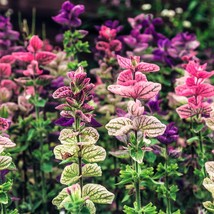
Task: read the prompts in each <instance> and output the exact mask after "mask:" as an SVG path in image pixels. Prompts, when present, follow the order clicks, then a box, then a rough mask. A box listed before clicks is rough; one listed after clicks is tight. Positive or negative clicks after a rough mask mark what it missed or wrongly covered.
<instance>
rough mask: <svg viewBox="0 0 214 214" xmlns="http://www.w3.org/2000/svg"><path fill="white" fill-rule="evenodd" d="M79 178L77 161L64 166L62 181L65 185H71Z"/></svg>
mask: <svg viewBox="0 0 214 214" xmlns="http://www.w3.org/2000/svg"><path fill="white" fill-rule="evenodd" d="M79 178H80V176H79V165H78V164H77V163H72V164H71V165H69V166H66V167H65V168H64V170H63V172H62V175H61V179H60V182H61V183H62V184H65V185H71V184H73V183H75V182H77V181H78V180H79Z"/></svg>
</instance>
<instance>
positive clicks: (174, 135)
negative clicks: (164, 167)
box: [157, 123, 179, 145]
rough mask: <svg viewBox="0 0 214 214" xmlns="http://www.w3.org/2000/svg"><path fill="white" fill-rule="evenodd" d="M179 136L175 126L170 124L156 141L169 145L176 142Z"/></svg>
mask: <svg viewBox="0 0 214 214" xmlns="http://www.w3.org/2000/svg"><path fill="white" fill-rule="evenodd" d="M178 137H179V135H178V128H177V127H176V126H175V124H174V123H170V124H168V125H167V126H166V130H165V132H164V134H163V135H160V136H158V137H157V139H158V140H159V141H160V142H161V143H163V144H165V145H169V144H171V143H173V142H175V141H177V139H178Z"/></svg>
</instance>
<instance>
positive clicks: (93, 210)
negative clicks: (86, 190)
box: [85, 200, 96, 214]
mask: <svg viewBox="0 0 214 214" xmlns="http://www.w3.org/2000/svg"><path fill="white" fill-rule="evenodd" d="M85 205H86V207H87V208H88V210H89V212H90V214H96V207H95V205H94V203H93V202H92V201H91V200H86V202H85Z"/></svg>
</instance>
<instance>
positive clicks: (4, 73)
mask: <svg viewBox="0 0 214 214" xmlns="http://www.w3.org/2000/svg"><path fill="white" fill-rule="evenodd" d="M10 75H11V65H10V64H8V63H0V79H4V78H7V77H9V76H10Z"/></svg>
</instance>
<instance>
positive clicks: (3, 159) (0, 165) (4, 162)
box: [0, 156, 12, 170]
mask: <svg viewBox="0 0 214 214" xmlns="http://www.w3.org/2000/svg"><path fill="white" fill-rule="evenodd" d="M11 163H12V158H11V157H9V156H0V170H3V169H7V168H8V167H9V166H10V164H11Z"/></svg>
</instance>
